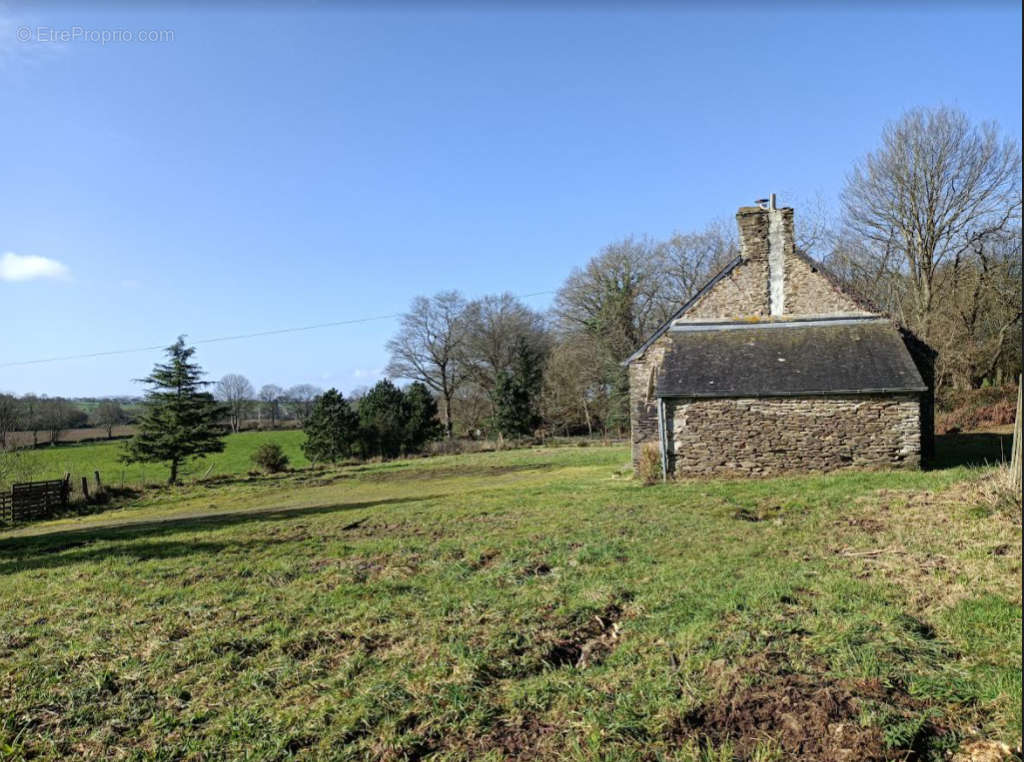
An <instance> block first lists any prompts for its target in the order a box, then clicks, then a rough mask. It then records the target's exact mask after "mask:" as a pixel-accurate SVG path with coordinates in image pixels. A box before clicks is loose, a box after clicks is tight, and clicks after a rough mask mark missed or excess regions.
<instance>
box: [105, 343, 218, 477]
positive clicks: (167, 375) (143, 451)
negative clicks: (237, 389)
mask: <svg viewBox="0 0 1024 762" xmlns="http://www.w3.org/2000/svg"><path fill="white" fill-rule="evenodd" d="M195 351H196V350H195V347H187V346H185V337H184V336H179V337H178V340H177V341H176V342H174V344H172V345H171V346H169V347H167V350H166V352H167V356H168V361H167V362H165V363H157V364H156V365H155V366H153V372H152V373H150V374H149V375H148V376H147V377H146V378H142V379H139V380H140V381H142V382H143V383H146V384H149V389H148V390H147V392H146V398H145V400H144V402H143V413H142V416H141V417H140V419H139V424H138V426H139V430H138V433H137V434H136V435H135V436H134V437H132V438H131V439H130V440H129V441H128V442H127V444H126V446H125V451H124V455H123V456H122V457H123V460H124V461H125V462H126V463H137V462H143V463H159V462H166V463H167V464H168V466H169V467H170V470H171V475H170V478H169V479H168V484H174V483H175V482H177V481H178V468H179V466H181V465H182V463H184V462H185V461H186V460H187V459H189V458H199V457H202V456H203V455H207V454H209V453H215V452H221V451H223V450H224V439H223V437H224V432H223V430H222V428H221V426H220V421H221V420H222V418H223V417H224V415H225V410H224V408H223V407H222V406H221V405H220V404H218V403H217V401H216V400H214V398H213V395H212V394H210V393H209V392H206V391H203V389H204V387H206V386H209V385H210V382H209V381H204V380H203V375H204V374H203V369H202V368H200V367H199V365H198V363H195V362H192V355H193V354H195Z"/></svg>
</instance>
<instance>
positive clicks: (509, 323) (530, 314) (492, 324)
mask: <svg viewBox="0 0 1024 762" xmlns="http://www.w3.org/2000/svg"><path fill="white" fill-rule="evenodd" d="M464 323H465V341H464V342H463V343H462V345H461V348H460V358H461V360H462V362H463V364H464V366H465V368H466V373H467V375H468V376H469V377H470V378H472V380H473V381H474V382H476V383H477V384H479V385H480V387H481V388H482V389H483V390H484V391H485V392H486V393H489V392H490V391H491V390H492V389H493V388H494V384H495V380H496V379H497V377H498V374H499V373H501V372H502V371H507V370H509V369H510V368H511V367H512V364H513V363H514V362H515V354H516V344H517V342H519V341H524V342H526V345H527V346H528V347H529V348H530V349H531V350H532V351H534V352H537V353H538V354H539V355H540V356H546V355H547V350H548V344H549V339H548V333H547V326H546V325H545V321H544V316H543V315H541V314H540V313H539V312H535V311H534V310H531V309H530V308H529V307H527V306H526V305H525V304H523V303H522V302H521V301H519V300H518V299H516V297H514V296H512V294H508V293H505V294H498V295H493V296H485V297H483V298H481V299H477V300H475V301H472V302H470V303H469V304H468V305H467V306H466V311H465V320H464Z"/></svg>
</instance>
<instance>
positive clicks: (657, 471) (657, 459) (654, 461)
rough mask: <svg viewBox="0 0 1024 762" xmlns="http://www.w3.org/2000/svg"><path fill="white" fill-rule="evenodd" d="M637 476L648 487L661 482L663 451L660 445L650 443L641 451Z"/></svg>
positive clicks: (637, 465)
mask: <svg viewBox="0 0 1024 762" xmlns="http://www.w3.org/2000/svg"><path fill="white" fill-rule="evenodd" d="M636 475H637V478H638V479H640V480H642V481H643V483H644V484H647V485H650V484H657V483H658V482H660V481H661V451H660V449H659V448H658V445H656V444H652V443H650V442H648V443H647V444H645V445H644V446H643V449H642V450H640V458H639V460H638V461H637V464H636Z"/></svg>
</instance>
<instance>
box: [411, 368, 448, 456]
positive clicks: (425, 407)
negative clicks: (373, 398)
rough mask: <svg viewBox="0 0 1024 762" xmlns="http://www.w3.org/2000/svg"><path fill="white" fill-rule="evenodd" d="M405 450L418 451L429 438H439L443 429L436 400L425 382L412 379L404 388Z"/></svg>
mask: <svg viewBox="0 0 1024 762" xmlns="http://www.w3.org/2000/svg"><path fill="white" fill-rule="evenodd" d="M405 412H406V416H407V418H406V422H405V441H404V444H403V446H404V448H405V451H406V452H419V451H420V450H421V449H422V448H423V445H424V444H426V443H427V442H428V441H430V440H431V439H439V438H440V437H441V434H442V433H443V432H444V429H442V428H441V422H440V420H439V419H438V414H437V400H435V399H434V395H432V394H431V393H430V390H429V389H428V388H427V386H426V384H423V383H420V382H419V381H414V382H413V383H411V384H409V386H408V387H406V389H405Z"/></svg>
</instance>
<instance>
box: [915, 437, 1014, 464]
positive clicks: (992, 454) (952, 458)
mask: <svg viewBox="0 0 1024 762" xmlns="http://www.w3.org/2000/svg"><path fill="white" fill-rule="evenodd" d="M1012 447H1013V437H1012V436H1011V435H1010V434H996V433H974V434H940V435H938V436H936V437H935V457H934V458H933V459H932V463H931V465H930V467H929V468H930V469H932V470H934V469H942V468H956V467H958V466H991V465H994V464H996V463H1004V462H1007V461H1009V460H1010V450H1011V449H1012Z"/></svg>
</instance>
